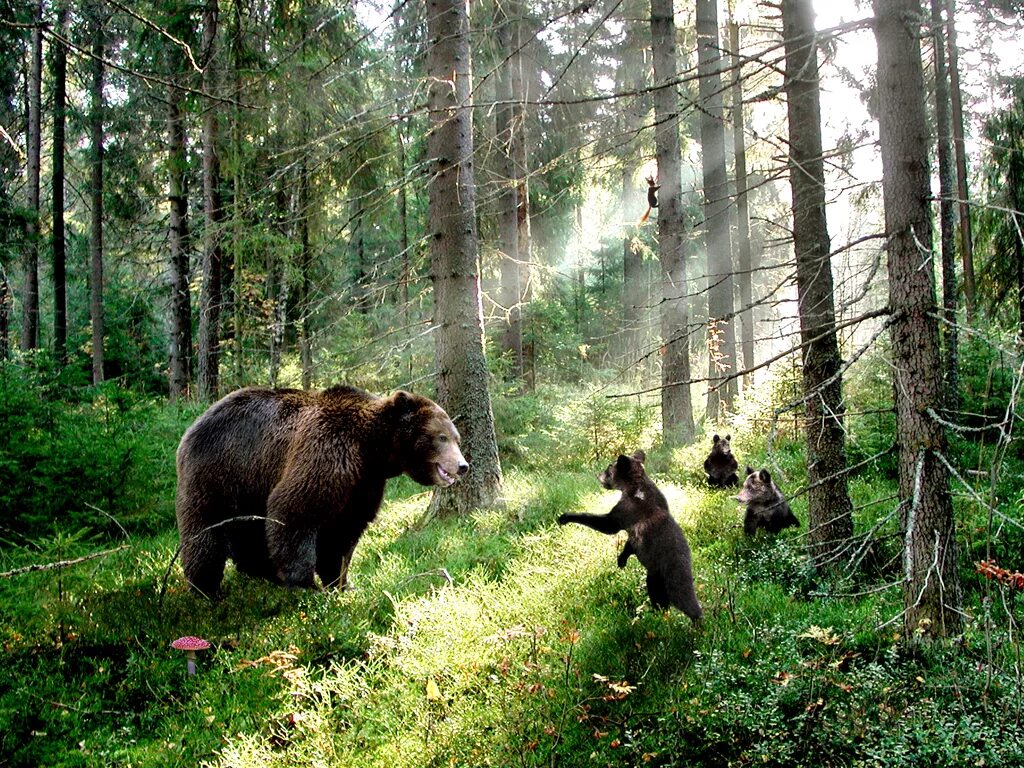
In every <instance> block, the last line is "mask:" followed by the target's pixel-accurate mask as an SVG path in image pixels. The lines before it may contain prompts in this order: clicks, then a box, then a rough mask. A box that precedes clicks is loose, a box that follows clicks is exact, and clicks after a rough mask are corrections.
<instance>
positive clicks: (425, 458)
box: [389, 390, 469, 487]
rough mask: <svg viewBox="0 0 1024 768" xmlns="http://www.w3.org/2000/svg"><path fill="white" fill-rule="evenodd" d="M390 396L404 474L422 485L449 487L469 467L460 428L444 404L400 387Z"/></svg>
mask: <svg viewBox="0 0 1024 768" xmlns="http://www.w3.org/2000/svg"><path fill="white" fill-rule="evenodd" d="M389 399H390V401H391V402H390V405H391V407H392V408H393V412H394V413H396V414H397V417H398V418H397V423H398V427H397V439H396V441H395V442H396V446H395V447H396V451H397V453H398V457H397V459H398V461H399V462H400V464H401V466H402V471H403V472H405V474H407V475H408V476H409V477H411V478H412V479H413V480H415V481H416V482H417V483H420V484H421V485H440V486H442V487H447V486H449V485H451V484H452V483H454V482H455V481H456V479H458V477H459V476H461V475H464V474H466V472H468V471H469V462H467V461H466V458H465V456H463V455H462V450H461V449H460V448H459V443H460V442H461V440H462V438H461V437H460V436H459V431H458V430H457V429H456V428H455V425H454V424H453V423H452V420H451V419H450V418H449V417H448V414H447V413H445V412H444V409H443V408H441V406H439V405H438V404H437V403H435V402H434V401H433V400H431V399H430V398H427V397H423V396H422V395H414V394H411V393H409V392H402V391H401V390H400V391H398V392H395V393H394V394H393V395H391V397H390V398H389Z"/></svg>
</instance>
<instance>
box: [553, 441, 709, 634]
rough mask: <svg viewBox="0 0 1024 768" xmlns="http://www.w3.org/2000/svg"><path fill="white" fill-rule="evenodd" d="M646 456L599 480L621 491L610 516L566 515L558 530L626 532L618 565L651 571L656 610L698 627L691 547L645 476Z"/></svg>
mask: <svg viewBox="0 0 1024 768" xmlns="http://www.w3.org/2000/svg"><path fill="white" fill-rule="evenodd" d="M646 458H647V457H646V456H645V455H644V452H643V451H637V452H636V453H634V454H633V455H632V456H619V458H618V459H617V460H616V461H615V463H614V464H609V465H608V468H607V469H605V471H604V472H602V473H601V474H600V475H599V476H598V480H599V481H600V482H601V485H603V486H604V487H605V488H607V489H609V490H619V491H622V495H621V496H620V497H619V502H618V503H617V504H616V505H615V506H614V507H612V510H611V512H609V513H608V514H607V515H587V514H565V515H560V516H559V518H558V523H559V525H565V524H566V523H580V524H581V525H585V526H587V527H589V528H593V529H594V530H595V531H600V532H601V533H607V534H613V533H618V532H619V531H627V532H628V534H629V538H628V539H627V541H626V546H625V547H623V549H622V552H621V553H620V554H619V558H618V565H619V567H620V568H625V567H626V563H627V562H628V561H629V556H630V555H636V557H637V560H639V561H640V563H641V564H642V565H643V566H644V568H646V569H647V594H648V595H649V596H650V598H651V605H653V606H654V607H655V608H664V607H667V606H669V605H674V606H675V607H676V608H678V609H679V610H681V611H682V612H683V613H685V614H686V615H687V616H689V617H690V618H691V619H692V620H693V621H694V623H697V622H699V621H700V619H701V616H702V615H703V610H702V609H701V607H700V603H699V602H698V601H697V593H696V591H695V590H694V586H693V565H692V559H691V555H690V545H689V543H688V542H687V541H686V536H685V535H684V534H683V531H682V529H681V528H680V527H679V524H678V523H677V522H676V521H675V520H674V519H673V517H672V515H671V513H670V512H669V509H668V502H667V501H666V500H665V496H664V494H663V493H662V492H661V491H660V490H658V487H657V486H656V485H655V484H654V483H653V482H652V481H651V479H650V478H649V477H648V476H647V473H646V472H645V471H644V465H643V462H644V461H645V460H646Z"/></svg>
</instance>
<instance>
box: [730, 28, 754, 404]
mask: <svg viewBox="0 0 1024 768" xmlns="http://www.w3.org/2000/svg"><path fill="white" fill-rule="evenodd" d="M729 47H730V49H731V52H732V56H731V60H730V62H729V63H730V65H731V67H732V88H731V90H732V146H733V154H734V156H735V158H736V241H737V242H736V255H737V265H736V266H737V269H738V271H739V274H738V276H737V277H738V282H739V289H740V311H739V317H740V323H741V329H740V337H741V343H740V348H741V349H742V351H743V370H744V371H749V370H750V369H751V368H753V367H754V308H753V303H754V290H753V258H752V256H751V252H750V250H751V249H750V208H749V202H748V199H747V198H748V194H747V186H748V184H749V183H750V179H749V178H748V176H747V146H746V136H745V133H746V124H745V121H744V119H743V82H742V79H741V74H742V71H743V70H742V67H741V65H740V25H739V24H737V23H736V22H730V23H729ZM751 376H752V374H750V373H744V374H743V389H744V391H745V390H746V389H747V387H749V386H750V383H751Z"/></svg>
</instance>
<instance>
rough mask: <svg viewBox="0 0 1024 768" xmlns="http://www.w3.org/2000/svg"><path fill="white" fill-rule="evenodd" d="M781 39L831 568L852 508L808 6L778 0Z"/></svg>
mask: <svg viewBox="0 0 1024 768" xmlns="http://www.w3.org/2000/svg"><path fill="white" fill-rule="evenodd" d="M782 36H783V38H784V40H785V50H786V80H785V88H786V108H787V111H788V116H789V152H790V156H789V183H790V186H791V188H792V194H793V248H794V251H795V253H796V272H797V275H796V282H797V294H798V298H799V312H800V341H801V345H802V352H803V398H804V430H805V434H806V438H807V449H806V450H807V486H808V492H807V499H808V500H807V517H808V526H807V527H808V547H809V550H810V555H811V560H812V562H814V563H815V565H816V566H817V567H819V568H821V569H824V570H833V569H836V568H837V567H838V566H840V565H842V563H841V561H840V558H841V557H842V554H843V552H844V551H845V550H846V549H847V548H848V547H849V542H850V537H851V536H852V535H853V513H852V510H853V505H852V504H851V503H850V495H849V492H848V490H847V482H846V445H845V433H844V428H843V414H844V411H845V407H844V405H843V397H842V377H841V374H840V366H841V364H842V360H841V359H840V355H839V343H838V341H837V339H836V318H835V305H834V298H833V284H832V264H831V256H830V250H831V246H830V241H829V235H828V222H827V220H826V218H825V169H824V163H823V160H822V154H823V153H822V144H821V103H820V89H819V81H818V46H817V42H816V38H815V30H814V8H813V6H812V4H811V0H783V2H782Z"/></svg>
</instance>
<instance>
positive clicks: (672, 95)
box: [651, 0, 693, 445]
mask: <svg viewBox="0 0 1024 768" xmlns="http://www.w3.org/2000/svg"><path fill="white" fill-rule="evenodd" d="M651 49H652V54H653V57H654V84H655V86H659V87H657V90H656V91H655V92H654V119H655V125H656V127H655V129H654V144H655V148H656V152H657V156H658V182H659V183H660V184H661V189H660V190H659V196H660V197H659V201H658V203H659V205H658V253H659V257H660V259H661V280H662V290H661V297H662V303H661V336H662V342H661V343H662V349H663V351H664V354H663V356H662V363H661V383H662V390H661V420H662V439H663V440H664V442H665V443H666V444H667V445H679V444H683V443H688V442H690V441H691V440H693V407H692V404H691V402H690V384H689V381H690V328H689V326H690V321H689V312H688V311H687V301H688V298H687V281H686V239H685V228H686V218H685V214H684V212H683V195H682V172H681V169H680V164H681V151H680V146H679V96H678V94H677V92H676V89H675V88H674V87H670V86H668V85H666V83H667V82H668V81H669V80H672V79H673V78H675V77H676V76H677V74H678V68H677V66H676V24H675V16H674V9H673V2H672V0H651Z"/></svg>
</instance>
